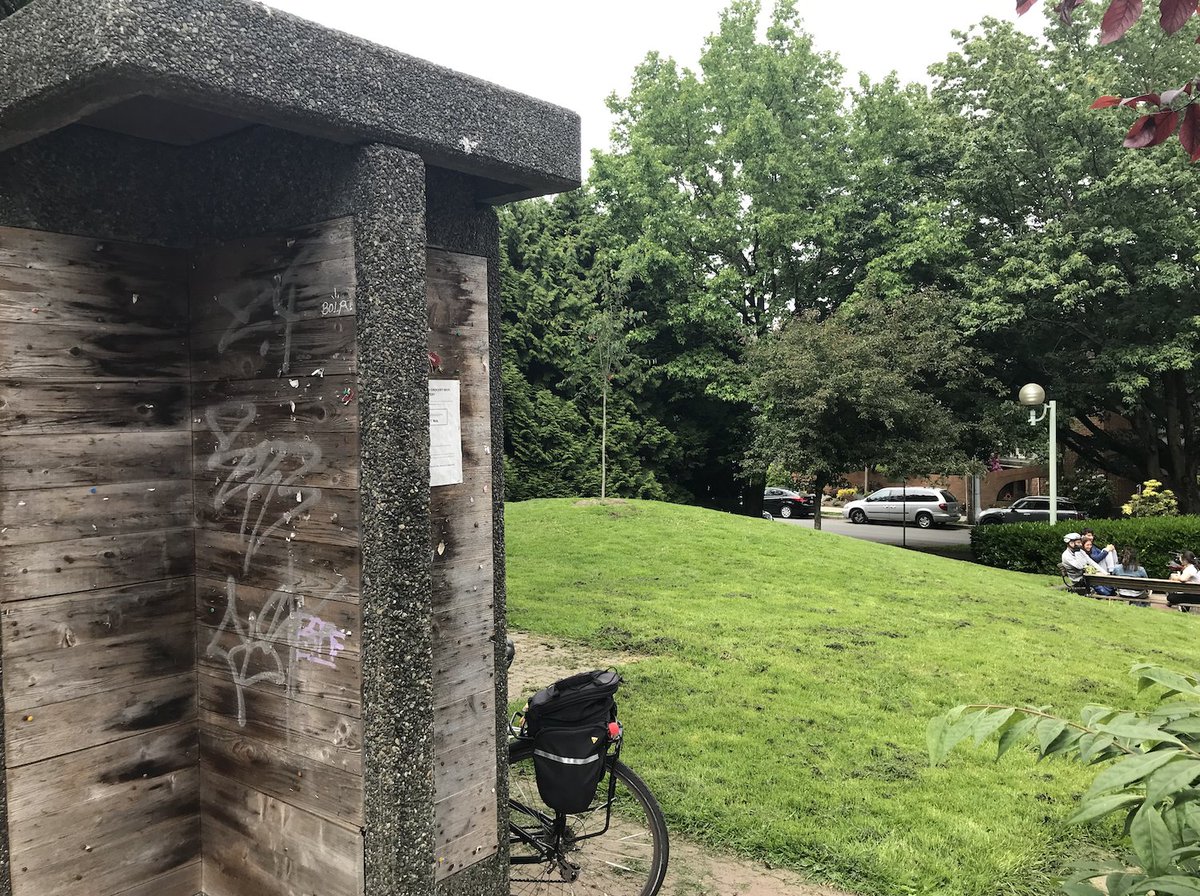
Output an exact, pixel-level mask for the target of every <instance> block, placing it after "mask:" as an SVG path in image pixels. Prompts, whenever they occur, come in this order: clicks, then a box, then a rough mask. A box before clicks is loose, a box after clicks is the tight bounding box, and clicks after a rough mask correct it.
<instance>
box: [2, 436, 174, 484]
mask: <svg viewBox="0 0 1200 896" xmlns="http://www.w3.org/2000/svg"><path fill="white" fill-rule="evenodd" d="M191 475H192V456H191V437H190V436H189V434H188V433H186V432H182V431H179V432H123V433H112V434H99V435H48V436H35V435H29V436H21V437H19V438H8V439H3V440H0V491H7V490H12V489H22V488H62V487H64V486H69V485H83V486H88V487H91V486H93V485H95V484H96V483H97V482H107V483H119V482H128V481H146V480H161V479H189V478H191Z"/></svg>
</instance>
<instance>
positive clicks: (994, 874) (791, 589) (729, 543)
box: [505, 500, 1196, 896]
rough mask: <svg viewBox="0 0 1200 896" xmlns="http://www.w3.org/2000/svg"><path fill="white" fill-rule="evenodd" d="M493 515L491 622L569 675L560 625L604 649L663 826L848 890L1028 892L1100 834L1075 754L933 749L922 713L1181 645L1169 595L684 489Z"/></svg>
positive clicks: (1003, 697)
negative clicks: (973, 558)
mask: <svg viewBox="0 0 1200 896" xmlns="http://www.w3.org/2000/svg"><path fill="white" fill-rule="evenodd" d="M505 535H506V547H507V558H508V564H507V571H508V619H509V624H510V626H511V627H513V628H515V629H519V630H522V631H531V632H534V633H537V634H538V635H541V636H544V637H546V638H549V639H550V640H551V641H552V642H553V643H559V644H562V645H563V649H562V650H560V651H556V654H562V656H563V659H562V662H563V664H564V665H563V666H562V668H563V671H564V672H566V671H576V668H575V667H574V665H573V661H572V660H571V659H570V657H571V656H572V647H573V646H574V645H575V644H581V645H582V644H586V645H589V646H590V647H592V648H593V649H595V648H597V647H599V648H601V649H604V650H611V651H613V652H614V654H615V656H614V657H613V659H614V660H615V661H616V662H617V663H618V664H619V665H620V668H621V673H622V675H623V676H625V681H626V684H625V685H624V686H623V687H622V692H621V693H622V695H623V696H622V700H621V716H622V719H623V720H624V723H625V730H626V746H625V750H626V752H625V753H624V754H623V757H624V758H625V760H626V761H627V762H629V763H630V764H631V765H633V767H634V768H636V769H637V771H638V772H639V773H642V774H644V776H645V777H646V778H647V780H648V781H649V782H650V784H651V786H652V787H653V788H654V790H655V792H656V793H657V794H658V796H659V797H660V799H661V800H662V801H663V805H664V809H665V811H666V812H667V818H668V824H669V827H670V828H671V831H672V833H673V834H675V833H678V834H679V835H680V836H686V837H688V838H691V839H696V840H699V841H700V842H703V843H706V844H709V845H713V846H717V847H720V848H723V849H727V850H732V851H735V852H737V853H739V854H742V855H745V856H748V857H751V858H754V859H757V860H759V861H763V862H769V863H771V864H772V865H773V866H777V867H786V868H790V869H795V870H798V871H801V872H802V873H803V874H804V875H805V876H806V877H807V878H808V879H810V880H813V881H814V882H820V883H825V884H828V885H831V886H835V887H837V888H838V889H839V890H844V891H849V892H852V893H857V894H861V896H898V894H910V896H916V894H925V896H935V894H937V896H998V894H1006V896H1047V894H1050V893H1052V892H1054V891H1055V890H1056V884H1055V883H1054V882H1053V880H1052V879H1051V877H1052V876H1053V875H1055V874H1057V873H1061V872H1064V871H1066V870H1067V869H1068V868H1069V864H1070V861H1071V860H1072V859H1073V858H1074V857H1075V856H1077V855H1079V854H1080V853H1081V852H1082V851H1084V850H1085V849H1091V850H1095V849H1103V850H1107V849H1110V848H1116V847H1117V846H1118V845H1119V831H1117V830H1115V829H1114V828H1112V827H1111V826H1109V827H1100V828H1097V827H1094V826H1086V827H1085V826H1078V825H1067V824H1066V818H1067V816H1068V815H1069V814H1070V812H1071V811H1072V810H1073V808H1074V804H1075V801H1076V798H1077V796H1078V794H1080V793H1082V792H1083V791H1085V790H1086V789H1087V788H1088V786H1089V784H1090V781H1091V778H1092V777H1093V774H1092V773H1090V772H1089V771H1088V769H1086V768H1082V767H1078V766H1076V765H1074V764H1068V763H1059V762H1055V763H1040V764H1039V763H1037V762H1036V759H1035V757H1034V756H1032V755H1030V754H1028V753H1026V752H1025V751H1021V750H1011V751H1009V753H1008V754H1006V755H1005V757H1004V759H1003V760H1002V762H1001V763H994V762H992V759H991V756H990V755H983V754H982V753H980V754H963V755H961V756H958V757H956V758H955V761H954V762H953V763H951V764H950V765H948V766H946V767H939V768H933V769H931V768H929V767H928V759H927V757H926V750H925V726H926V722H927V720H928V719H929V718H930V717H932V716H933V715H935V714H937V713H940V712H943V711H945V710H946V709H948V708H949V707H950V706H953V705H956V704H960V703H968V702H971V701H972V700H974V699H975V698H976V697H978V695H980V694H987V695H990V696H992V697H994V698H995V700H996V701H997V702H1004V703H1010V704H1028V703H1034V702H1036V703H1053V704H1055V705H1057V706H1079V705H1082V704H1084V703H1088V702H1093V703H1105V704H1108V705H1113V706H1115V705H1119V704H1120V702H1121V701H1122V700H1123V698H1124V696H1125V694H1126V692H1127V690H1128V687H1127V682H1126V680H1125V675H1124V669H1127V668H1128V667H1129V665H1130V664H1131V663H1133V662H1135V661H1137V660H1139V659H1143V658H1148V654H1150V653H1151V652H1153V654H1152V655H1153V658H1154V659H1155V660H1156V661H1157V662H1160V663H1162V664H1164V665H1171V666H1187V665H1189V664H1191V663H1192V662H1193V661H1194V659H1195V655H1196V654H1195V638H1196V625H1195V623H1196V620H1195V619H1192V618H1190V616H1189V615H1188V614H1184V613H1156V612H1151V611H1145V610H1138V609H1135V608H1130V607H1128V606H1125V605H1124V604H1121V605H1116V604H1114V603H1111V602H1107V601H1103V602H1102V601H1080V599H1079V598H1078V597H1075V596H1073V595H1069V594H1065V593H1062V592H1058V591H1055V590H1053V589H1050V588H1048V587H1047V582H1046V580H1044V579H1036V578H1033V577H1030V576H1025V575H1017V574H1013V573H1008V572H1004V571H1001V570H995V569H989V568H986V567H983V566H979V565H977V564H972V563H961V562H957V561H952V560H946V559H943V558H940V557H931V556H927V555H923V554H919V553H916V552H913V551H903V550H901V549H899V548H892V547H888V546H886V545H875V544H871V543H868V542H864V541H861V540H858V539H847V538H841V537H836V536H832V535H826V534H823V533H820V532H814V531H812V530H811V529H809V528H807V527H799V526H784V525H780V524H778V523H769V522H767V521H765V520H759V519H750V518H746V517H737V516H732V515H730V514H724V513H713V512H711V511H706V510H701V509H698V508H694V507H681V506H677V505H668V504H661V503H654V502H645V501H631V502H628V503H627V504H622V505H611V504H608V505H600V504H594V505H592V506H580V504H579V502H576V501H568V500H553V501H526V502H522V503H521V504H516V505H509V506H508V507H507V508H506V526H505ZM521 662H522V660H521V655H520V654H518V656H517V663H516V666H517V667H519V666H520V665H521ZM540 684H545V681H541V682H539V685H540ZM525 696H528V693H526V695H525ZM981 806H982V807H986V809H987V815H986V818H983V819H980V820H978V821H976V819H975V818H973V817H971V813H973V812H977V811H979V808H980V807H981ZM723 892H724V891H723Z"/></svg>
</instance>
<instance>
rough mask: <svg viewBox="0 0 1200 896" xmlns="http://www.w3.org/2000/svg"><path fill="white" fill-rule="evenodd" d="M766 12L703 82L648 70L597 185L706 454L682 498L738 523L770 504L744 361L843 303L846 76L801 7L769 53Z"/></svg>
mask: <svg viewBox="0 0 1200 896" xmlns="http://www.w3.org/2000/svg"><path fill="white" fill-rule="evenodd" d="M759 12H760V7H759V4H758V3H757V2H750V0H735V2H733V3H732V4H731V5H730V6H729V8H728V9H726V10H725V12H723V13H722V15H721V21H720V27H719V28H718V30H717V32H716V33H715V34H713V35H712V36H710V37H709V39H708V41H707V43H706V46H705V50H704V52H703V54H702V55H701V58H700V67H699V71H698V72H693V71H690V70H688V69H681V68H680V67H678V66H677V65H676V64H675V62H674V61H673V60H670V59H665V58H663V57H661V56H659V55H658V54H655V53H651V54H650V55H649V56H647V58H646V60H645V61H644V62H643V63H642V64H641V65H639V66H638V68H637V70H636V71H635V73H634V77H633V83H632V86H631V88H630V91H629V93H628V95H627V96H624V97H616V96H613V97H611V98H610V100H609V105H610V108H611V109H612V110H613V112H614V114H615V115H616V125H615V128H614V133H613V150H612V151H611V152H609V153H600V154H597V155H596V157H595V160H594V165H593V169H592V173H591V177H590V184H591V185H592V188H593V189H594V190H595V193H596V198H597V201H598V204H599V208H600V209H601V210H602V211H603V212H604V214H606V215H607V217H608V222H609V225H608V226H609V227H610V229H611V233H612V235H613V238H614V242H613V243H612V244H611V245H610V248H611V249H612V250H613V251H614V252H617V253H619V255H620V266H621V269H622V270H623V271H625V272H626V273H627V275H628V276H629V284H630V289H629V305H630V307H632V308H634V309H636V310H638V311H644V312H645V313H646V318H645V320H644V321H643V323H642V325H641V329H643V330H644V331H645V332H646V335H647V342H646V343H645V345H644V347H643V350H644V352H645V353H646V356H647V357H649V358H652V359H654V362H655V363H654V367H653V370H652V375H653V376H654V377H655V386H656V388H657V391H658V394H659V397H660V399H661V400H662V402H663V407H664V410H665V412H666V413H665V416H663V417H662V418H661V419H663V420H664V421H666V420H668V419H669V420H670V421H671V422H669V423H668V424H667V425H668V426H669V427H671V428H672V431H674V432H677V433H679V434H680V435H681V439H680V441H681V442H683V443H685V444H688V445H689V446H690V447H692V448H693V449H694V450H692V452H691V455H690V457H689V463H690V466H691V470H690V471H686V472H685V473H684V475H683V477H682V478H681V480H680V482H681V484H682V485H684V487H686V488H687V489H688V490H689V491H690V492H691V493H692V494H694V495H695V496H696V498H697V500H699V501H701V502H702V503H707V504H713V505H717V506H723V507H726V508H729V509H733V508H734V507H736V506H737V504H738V501H739V498H740V500H741V502H742V506H743V508H753V507H754V505H755V503H756V502H760V501H761V499H762V494H761V491H762V490H761V484H762V483H761V474H759V473H757V472H756V473H755V475H752V476H750V477H748V478H747V477H744V476H743V475H742V468H741V457H742V453H743V449H744V442H743V438H742V436H743V433H745V432H746V431H747V430H748V429H749V427H750V405H749V401H748V393H747V376H746V371H745V368H744V366H743V359H744V354H745V348H746V346H747V345H748V344H749V343H750V342H751V341H753V340H754V339H755V338H757V336H758V335H759V334H762V333H764V332H766V331H767V330H768V329H770V328H771V327H772V326H775V325H776V324H777V323H778V322H779V321H781V320H783V319H785V318H786V317H788V316H789V315H790V314H792V313H793V311H794V310H796V309H799V308H815V307H825V306H828V305H830V304H832V303H833V302H834V301H836V298H835V297H833V296H832V295H831V289H830V286H829V284H830V281H831V279H834V278H835V276H836V271H835V262H834V260H833V255H832V254H831V253H830V248H831V245H832V242H831V237H832V226H831V221H830V218H829V212H830V208H831V202H830V201H831V199H832V198H833V197H834V196H835V194H836V193H837V191H838V190H839V189H840V187H839V184H840V183H841V181H842V180H843V178H842V175H841V170H842V165H843V164H844V157H843V154H842V152H843V147H844V145H845V130H844V124H843V121H842V118H841V115H840V110H841V106H842V102H843V92H842V89H841V87H840V84H839V79H840V74H841V72H840V69H839V67H838V65H837V64H836V62H834V61H833V60H832V59H831V58H830V57H828V56H825V55H823V54H820V53H817V52H816V51H815V50H814V49H813V46H812V41H811V39H810V38H809V36H808V35H807V34H805V33H804V32H803V31H801V30H800V28H799V24H798V20H797V17H796V12H795V9H794V7H793V4H792V3H789V2H781V3H779V4H777V5H776V7H775V8H774V10H773V12H772V14H771V18H770V22H769V25H768V27H767V31H766V40H765V41H761V42H760V41H759V40H758V39H757V36H756V35H757V20H758V17H759ZM685 432H686V433H689V435H688V437H686V438H684V437H683V435H684V433H685ZM693 436H694V437H695V439H694V440H693V438H692V437H693Z"/></svg>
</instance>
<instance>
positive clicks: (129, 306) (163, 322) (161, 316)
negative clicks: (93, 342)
mask: <svg viewBox="0 0 1200 896" xmlns="http://www.w3.org/2000/svg"><path fill="white" fill-rule="evenodd" d="M181 282H182V276H181V278H180V279H179V280H171V279H166V275H162V276H161V277H160V276H159V275H155V274H152V273H146V274H128V275H118V274H112V275H104V276H103V277H100V278H98V277H97V274H96V273H95V272H93V271H88V270H85V269H79V270H68V271H61V270H48V269H44V268H43V269H37V268H34V269H27V268H18V267H11V266H8V267H6V266H2V265H0V322H3V323H39V322H42V321H45V322H47V323H51V324H68V325H69V324H76V323H78V322H79V321H91V322H92V323H94V324H97V325H99V326H122V325H128V326H130V327H134V328H142V329H145V330H147V331H164V330H167V331H176V330H179V329H181V328H184V327H186V324H187V292H186V290H184V289H182V288H181V287H180V283H181Z"/></svg>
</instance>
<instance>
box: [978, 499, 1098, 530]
mask: <svg viewBox="0 0 1200 896" xmlns="http://www.w3.org/2000/svg"><path fill="white" fill-rule="evenodd" d="M1056 504H1057V506H1056V507H1055V515H1056V516H1057V517H1058V518H1059V519H1060V520H1081V519H1083V514H1082V513H1081V512H1080V511H1079V508H1078V507H1076V506H1075V502H1074V501H1068V500H1066V499H1064V498H1059V499H1058V501H1057V502H1056ZM1049 519H1050V499H1049V498H1046V497H1041V496H1036V497H1029V498H1021V499H1019V500H1017V501H1014V502H1013V504H1012V506H1011V507H993V508H992V509H991V510H985V511H984V512H983V513H981V514H979V525H981V526H986V525H990V524H992V523H1039V522H1040V523H1044V522H1048V521H1049Z"/></svg>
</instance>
